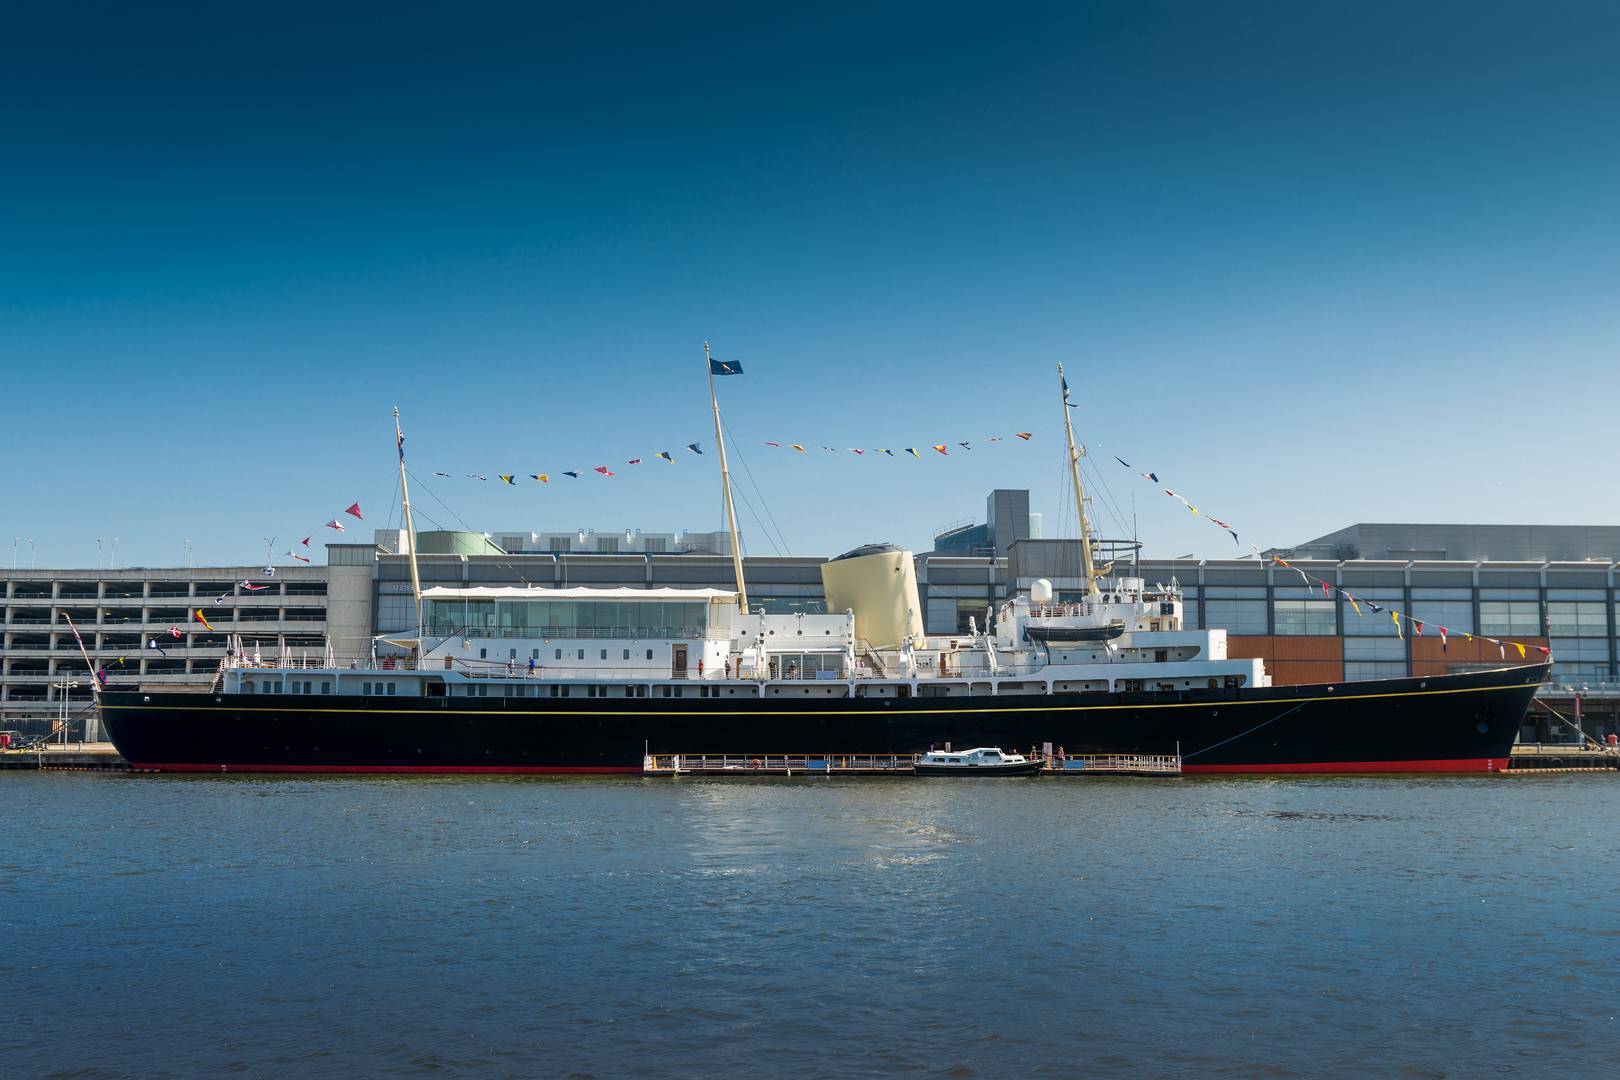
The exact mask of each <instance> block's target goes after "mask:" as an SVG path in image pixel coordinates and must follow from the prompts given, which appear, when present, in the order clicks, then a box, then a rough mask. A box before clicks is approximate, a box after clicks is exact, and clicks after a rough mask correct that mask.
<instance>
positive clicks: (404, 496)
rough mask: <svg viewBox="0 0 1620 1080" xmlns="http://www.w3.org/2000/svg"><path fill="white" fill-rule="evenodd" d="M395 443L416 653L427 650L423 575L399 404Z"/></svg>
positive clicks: (395, 423)
mask: <svg viewBox="0 0 1620 1080" xmlns="http://www.w3.org/2000/svg"><path fill="white" fill-rule="evenodd" d="M394 445H395V446H396V447H398V449H399V501H400V505H401V506H403V507H404V508H405V543H406V545H407V547H408V550H409V551H410V555H411V596H412V598H413V599H414V600H415V601H416V655H417V658H418V659H420V658H421V656H422V654H423V653H424V652H425V651H426V648H425V646H426V642H425V641H423V640H422V575H421V573H420V572H419V571H418V570H417V569H416V526H415V524H413V523H412V521H411V488H410V485H409V484H407V483H406V482H405V433H404V432H403V431H401V430H400V427H399V406H398V405H395V406H394Z"/></svg>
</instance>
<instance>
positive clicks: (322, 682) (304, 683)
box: [242, 679, 398, 697]
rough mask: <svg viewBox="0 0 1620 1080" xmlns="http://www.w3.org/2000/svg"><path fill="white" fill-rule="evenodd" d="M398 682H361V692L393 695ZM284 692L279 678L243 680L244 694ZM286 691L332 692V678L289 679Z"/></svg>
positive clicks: (385, 695)
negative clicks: (257, 680)
mask: <svg viewBox="0 0 1620 1080" xmlns="http://www.w3.org/2000/svg"><path fill="white" fill-rule="evenodd" d="M397 687H398V684H397V683H393V682H366V683H361V684H360V692H361V693H362V694H365V695H367V696H368V697H369V696H371V695H374V694H376V695H382V696H384V697H389V696H392V695H393V693H394V691H395V689H396V688H397ZM281 692H282V682H281V680H279V679H265V680H262V681H259V682H255V681H253V680H252V679H247V680H244V681H243V682H242V693H244V694H279V693H281ZM286 692H287V693H289V694H330V693H331V692H332V680H330V679H288V680H286Z"/></svg>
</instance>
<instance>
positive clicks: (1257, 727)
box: [1181, 701, 1310, 761]
mask: <svg viewBox="0 0 1620 1080" xmlns="http://www.w3.org/2000/svg"><path fill="white" fill-rule="evenodd" d="M1309 704H1310V702H1308V701H1302V702H1300V703H1299V704H1298V705H1295V706H1294V707H1293V708H1292V709H1288V710H1285V711H1283V712H1280V713H1278V714H1277V715H1276V716H1273V717H1272V718H1271V719H1270V720H1266V721H1264V722H1262V723H1259V724H1256V725H1254V727H1252V728H1250V729H1249V730H1248V731H1240V732H1238V733H1237V734H1236V735H1233V736H1232V738H1230V739H1222V740H1221V741H1220V742H1218V743H1216V744H1214V746H1206V747H1204V748H1203V749H1201V750H1194V751H1193V752H1192V753H1190V754H1182V755H1181V760H1182V761H1186V760H1187V759H1188V758H1190V757H1197V756H1198V755H1199V754H1207V753H1208V752H1209V751H1211V750H1214V749H1216V748H1217V747H1221V746H1225V745H1226V744H1227V743H1229V742H1232V741H1233V740H1235V739H1241V738H1243V736H1245V735H1253V734H1254V733H1255V732H1257V731H1259V730H1260V729H1261V728H1263V727H1265V726H1266V725H1267V724H1275V723H1276V722H1277V721H1279V720H1281V719H1282V718H1283V717H1285V716H1291V715H1293V714H1294V713H1297V712H1299V710H1301V709H1303V708H1304V707H1305V706H1307V705H1309Z"/></svg>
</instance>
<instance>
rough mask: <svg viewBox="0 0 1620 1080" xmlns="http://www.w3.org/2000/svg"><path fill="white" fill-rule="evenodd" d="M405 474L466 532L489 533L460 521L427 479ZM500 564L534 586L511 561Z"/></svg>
mask: <svg viewBox="0 0 1620 1080" xmlns="http://www.w3.org/2000/svg"><path fill="white" fill-rule="evenodd" d="M405 474H406V475H407V476H409V477H410V478H411V479H412V480H415V481H416V483H417V486H418V487H420V488H421V489H422V490H423V491H425V492H427V493H428V494H429V495H430V496H432V498H433V501H434V502H436V503H438V504H439V505H440V506H442V507H444V509H445V513H447V514H449V515H450V516H451V517H453V518H455V519H456V521H458V522H460V524H461V527H462V528H463V529H466V530H467V531H468V532H475V533H478V534H479V535H480V536H488V535H489V534H488V533H486V532H484V531H483V530H482V529H475V528H473V527H472V526H471V525H469V524H467V523H466V522H465V521H462V519H461V515H460V514H458V513H456V512H455V511H454V510H453V509H451V508H450V506H449V504H448V503H446V502H445V501H444V500H443V499H441V498H439V496H438V495H436V494H434V492H433V489H432V488H431V487H429V486H428V483H427V481H425V480H423V479H422V478H421V477H420V476H417V475H416V474H415V473H413V472H411V471H410V470H409V469H406V470H405ZM422 516H423V517H427V515H426V514H423V515H422ZM428 520H429V521H433V519H432V518H428ZM433 523H434V524H435V525H438V524H439V523H438V522H436V521H434V522H433ZM440 527H441V528H442V526H440ZM410 540H411V543H412V544H414V543H416V537H414V536H413V537H411V538H410ZM492 546H497V545H492ZM500 565H502V566H504V567H506V568H507V569H508V570H510V571H512V574H513V576H515V577H516V578H517V579H518V580H519V581H521V582H523V584H525V585H527V586H529V588H531V589H532V588H534V582H532V581H530V580H529V579H528V578H526V577H524V576H523V571H521V570H519V569H518V568H517V567H515V566H513V565H512V564H511V563H509V562H507V561H506V560H505V559H502V560H501V561H500ZM565 565H566V564H565Z"/></svg>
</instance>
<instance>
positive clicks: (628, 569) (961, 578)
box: [0, 489, 1620, 738]
mask: <svg viewBox="0 0 1620 1080" xmlns="http://www.w3.org/2000/svg"><path fill="white" fill-rule="evenodd" d="M881 539H883V538H882V537H858V538H852V541H853V540H881ZM403 546H404V537H403V535H402V534H401V533H399V532H397V531H384V532H379V533H377V534H376V536H375V537H374V539H373V542H371V543H338V544H329V545H327V565H326V566H294V567H281V568H278V569H277V572H276V575H275V577H274V578H271V579H266V578H264V577H262V574H261V570H262V568H260V567H256V566H254V567H209V568H188V569H152V570H146V569H121V570H18V569H11V570H5V571H0V582H3V583H4V604H5V607H4V626H3V630H4V636H3V639H0V729H6V728H20V729H23V730H25V731H42V730H44V729H45V726H46V725H47V724H48V723H49V722H50V719H51V718H53V717H58V716H60V715H61V714H62V713H63V711H64V710H63V699H64V697H65V698H66V699H67V701H66V704H67V709H66V711H67V713H68V714H69V715H73V714H74V713H76V712H77V711H78V710H79V709H80V708H82V705H83V704H84V703H85V701H86V700H87V699H88V696H89V686H88V682H89V678H88V676H87V673H86V672H85V670H84V663H83V661H82V660H81V659H80V657H79V653H78V648H77V645H76V644H75V642H74V640H73V635H72V633H71V631H70V629H69V627H68V625H67V622H66V618H64V616H71V617H72V619H73V620H74V621H75V622H76V623H77V624H78V625H79V628H80V632H81V634H83V636H84V639H85V643H86V645H87V646H88V647H89V648H90V650H91V654H92V659H93V661H94V662H95V663H96V664H98V665H100V666H103V667H104V668H105V670H106V671H107V673H108V677H109V678H110V679H111V680H113V681H114V682H115V683H118V682H128V681H134V680H136V679H139V680H141V681H142V682H143V683H145V684H148V685H198V686H206V685H207V684H208V683H210V682H211V681H212V679H213V677H214V675H215V673H216V671H217V670H218V667H219V662H220V660H221V658H222V657H223V656H224V655H225V649H226V647H227V641H228V637H227V635H230V634H234V635H238V636H239V638H240V640H241V641H242V643H243V647H244V648H245V649H248V650H250V651H251V650H254V649H257V650H260V651H261V652H262V653H264V654H266V655H271V654H275V653H277V652H279V651H281V650H287V651H289V652H292V653H294V654H296V653H299V652H307V653H309V654H310V655H317V654H318V653H319V652H320V651H321V650H322V649H323V648H325V647H326V645H327V642H328V640H330V643H331V647H332V649H333V652H334V654H335V655H336V656H338V657H340V658H341V657H346V656H356V655H364V654H365V653H366V652H368V651H369V650H370V649H371V648H372V647H373V645H372V643H373V639H374V638H375V637H377V636H383V637H387V636H389V635H401V634H405V633H407V632H410V631H411V630H412V629H413V628H414V625H413V624H414V619H415V607H414V604H413V602H412V598H411V585H410V572H409V569H408V566H407V559H406V557H405V556H404V555H403V554H401V552H402V550H403ZM852 546H853V545H852ZM417 552H418V562H419V564H420V568H421V575H422V586H423V588H428V587H431V586H434V585H451V586H467V585H534V586H541V587H553V586H558V587H560V586H573V587H578V586H594V587H663V586H675V587H687V588H700V587H718V588H730V587H732V586H733V584H734V582H733V576H732V568H731V561H730V548H729V538H728V537H727V535H726V534H725V533H723V532H720V533H713V532H684V533H656V532H642V531H636V530H630V531H622V530H621V531H591V530H570V531H562V532H518V531H498V532H494V533H488V534H484V533H472V532H462V533H452V532H424V533H422V534H420V535H419V536H418V538H417ZM836 554H837V553H836V552H829V553H828V555H827V556H799V557H761V556H755V557H750V558H748V559H747V560H746V571H747V575H748V588H749V600H750V603H751V605H753V606H754V607H756V608H760V607H762V608H764V609H765V610H766V611H768V612H773V613H788V612H795V611H802V612H806V613H818V612H823V611H825V610H826V599H825V596H824V595H823V592H822V583H821V564H822V563H823V562H825V561H826V559H827V557H830V556H832V555H836ZM1279 554H1282V555H1283V556H1284V557H1285V558H1287V559H1288V560H1289V561H1290V562H1292V563H1295V564H1297V565H1299V566H1301V567H1302V568H1303V569H1304V570H1305V571H1306V573H1308V574H1310V575H1312V576H1313V577H1316V578H1320V579H1323V580H1326V581H1329V582H1332V583H1333V584H1335V585H1340V586H1343V587H1344V588H1346V589H1348V590H1350V591H1351V592H1352V593H1354V594H1355V596H1356V597H1358V598H1364V599H1366V600H1370V601H1372V602H1373V603H1376V604H1379V605H1381V606H1383V607H1386V608H1394V609H1398V610H1401V611H1404V612H1407V613H1409V614H1410V615H1411V616H1412V617H1413V618H1414V619H1417V620H1421V621H1422V622H1423V623H1424V624H1425V627H1426V632H1425V633H1424V634H1423V635H1422V636H1417V635H1414V634H1410V633H1409V634H1408V635H1407V636H1405V637H1401V636H1398V635H1397V634H1396V632H1395V626H1394V624H1393V623H1392V622H1391V621H1390V620H1389V619H1388V618H1387V617H1376V616H1373V615H1372V614H1370V613H1368V612H1367V611H1366V610H1365V608H1364V609H1363V613H1362V614H1361V615H1357V614H1356V612H1355V611H1354V609H1353V608H1352V607H1351V605H1350V604H1349V603H1348V602H1347V601H1345V600H1343V599H1342V598H1340V597H1326V596H1324V595H1323V594H1322V592H1321V589H1320V588H1318V587H1306V586H1304V585H1303V584H1302V583H1301V581H1300V580H1299V578H1298V576H1297V575H1295V574H1294V573H1292V572H1291V571H1289V570H1287V569H1284V568H1281V567H1277V566H1275V565H1273V564H1271V563H1270V562H1269V560H1268V561H1265V562H1261V561H1257V560H1255V559H1252V558H1251V559H1246V560H1244V559H1159V558H1144V559H1142V560H1141V561H1140V563H1139V564H1137V566H1136V569H1135V573H1136V574H1137V575H1138V576H1140V577H1143V578H1145V579H1146V580H1147V581H1148V582H1150V583H1152V582H1163V583H1166V584H1168V583H1169V582H1170V580H1171V579H1175V580H1176V581H1178V582H1179V583H1180V585H1181V589H1182V593H1183V595H1184V597H1185V617H1186V623H1187V625H1188V626H1189V627H1190V628H1193V627H1197V628H1205V627H1208V628H1215V627H1219V628H1223V629H1225V630H1226V631H1227V633H1228V635H1229V636H1228V654H1229V655H1231V656H1233V657H1260V658H1262V659H1264V660H1265V661H1266V664H1267V667H1268V669H1269V670H1270V672H1271V676H1272V680H1273V682H1274V683H1277V684H1287V683H1304V682H1337V681H1354V680H1358V679H1372V678H1390V677H1399V676H1403V675H1426V674H1439V673H1443V672H1446V671H1455V670H1465V669H1467V668H1470V667H1481V666H1499V665H1500V664H1501V663H1502V662H1503V658H1502V657H1501V656H1500V655H1499V653H1498V650H1497V648H1496V647H1495V646H1490V645H1487V644H1484V643H1481V642H1478V641H1475V642H1472V643H1470V642H1468V641H1467V640H1466V639H1465V635H1467V634H1484V635H1490V636H1493V637H1508V638H1512V639H1514V640H1517V641H1523V642H1525V643H1526V644H1548V645H1550V647H1551V648H1552V650H1553V655H1554V659H1555V664H1554V667H1553V679H1554V681H1555V683H1557V684H1559V687H1558V688H1557V689H1553V690H1551V691H1550V694H1551V696H1552V697H1553V698H1554V699H1555V700H1556V699H1559V698H1567V697H1568V696H1569V694H1570V693H1571V692H1572V691H1571V689H1570V688H1576V687H1584V688H1585V691H1586V693H1585V695H1584V696H1585V698H1586V706H1587V707H1586V723H1585V728H1586V730H1587V731H1588V732H1589V733H1593V734H1605V733H1607V732H1609V731H1614V730H1615V729H1616V728H1615V722H1616V718H1615V704H1616V702H1620V668H1617V664H1620V625H1617V624H1620V608H1617V603H1620V594H1617V592H1616V580H1615V572H1616V569H1617V566H1620V526H1559V525H1524V526H1516V525H1414V524H1373V523H1367V524H1356V525H1351V526H1349V527H1347V528H1344V529H1340V530H1338V531H1336V532H1333V533H1329V534H1327V535H1326V536H1322V537H1318V538H1316V539H1314V540H1310V541H1307V542H1306V543H1303V544H1299V545H1297V546H1296V547H1294V548H1292V549H1282V550H1280V551H1279ZM1118 569H1122V570H1123V569H1124V567H1119V568H1118ZM916 571H917V582H918V596H917V603H918V609H917V610H918V612H919V613H920V615H921V617H922V619H923V622H924V626H925V628H926V630H927V631H928V632H929V633H951V632H957V631H962V632H966V630H967V629H968V625H969V620H975V621H976V622H977V623H978V625H979V626H981V627H982V626H983V625H984V619H985V616H986V613H987V611H988V610H989V609H990V608H991V607H992V606H993V605H995V604H996V603H997V602H998V601H1000V600H1003V599H1005V598H1007V597H1008V596H1010V595H1013V594H1015V593H1017V592H1020V591H1025V592H1027V591H1028V589H1029V587H1030V586H1031V584H1033V583H1034V582H1035V581H1036V580H1038V579H1042V578H1044V579H1046V580H1048V581H1051V582H1052V583H1053V585H1054V586H1055V588H1056V590H1057V592H1058V594H1059V598H1060V599H1070V598H1077V597H1078V595H1079V593H1080V591H1081V588H1082V582H1081V576H1080V558H1079V548H1078V544H1077V543H1076V542H1075V541H1073V540H1056V539H1044V538H1043V537H1042V536H1041V528H1040V520H1039V517H1038V515H1032V514H1031V513H1030V511H1029V493H1028V492H1027V491H1023V490H1016V489H1003V490H997V491H994V492H992V493H991V494H990V496H989V498H988V499H987V501H986V513H985V518H984V521H982V522H975V521H961V522H955V523H953V524H951V525H949V526H947V527H945V528H943V529H941V530H939V533H938V535H936V537H935V541H934V545H933V550H932V551H930V552H928V553H926V554H919V555H918V556H916ZM242 580H252V581H254V582H255V583H256V584H260V583H262V584H266V585H268V586H269V588H267V589H264V590H262V591H257V592H247V591H243V590H241V589H237V588H234V585H235V583H237V582H240V581H242ZM221 596H224V597H225V599H224V600H223V602H221V603H215V601H216V599H218V598H220V597H221ZM199 608H200V609H202V611H203V614H204V615H205V616H206V617H207V618H208V620H209V622H210V624H212V626H213V627H214V631H213V632H209V631H207V630H205V629H204V628H203V626H202V625H201V624H200V623H198V622H196V621H195V620H194V619H193V617H192V612H194V611H196V610H198V609H199ZM1440 626H1445V627H1446V628H1447V630H1448V640H1447V641H1446V642H1445V643H1444V645H1442V641H1441V639H1440V636H1439V634H1438V627H1440ZM170 627H178V628H179V629H180V631H181V635H182V636H181V638H180V639H179V640H176V639H174V638H172V637H170V636H169V629H170ZM153 640H156V641H157V642H158V644H159V645H160V646H161V647H162V649H163V652H162V653H159V652H158V651H157V650H156V649H152V648H149V647H147V645H146V643H147V642H149V641H153ZM383 647H384V648H386V647H387V646H386V645H384V646H383ZM490 659H500V658H499V657H491V658H490ZM1507 659H1508V660H1509V661H1516V660H1517V659H1518V657H1517V655H1516V653H1515V651H1514V650H1513V649H1512V648H1511V647H1510V648H1509V649H1508V657H1507ZM120 660H121V661H122V663H119V661H120ZM75 682H76V683H77V684H78V685H77V686H70V685H66V684H69V683H75ZM1560 711H1562V710H1560ZM1525 734H1526V737H1527V738H1547V737H1549V736H1552V737H1557V736H1559V735H1562V734H1564V732H1563V730H1562V725H1561V724H1559V723H1558V722H1556V721H1552V720H1550V719H1549V718H1548V717H1547V715H1546V714H1545V713H1539V714H1534V715H1533V716H1532V721H1531V729H1530V730H1527V731H1526V733H1525Z"/></svg>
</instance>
